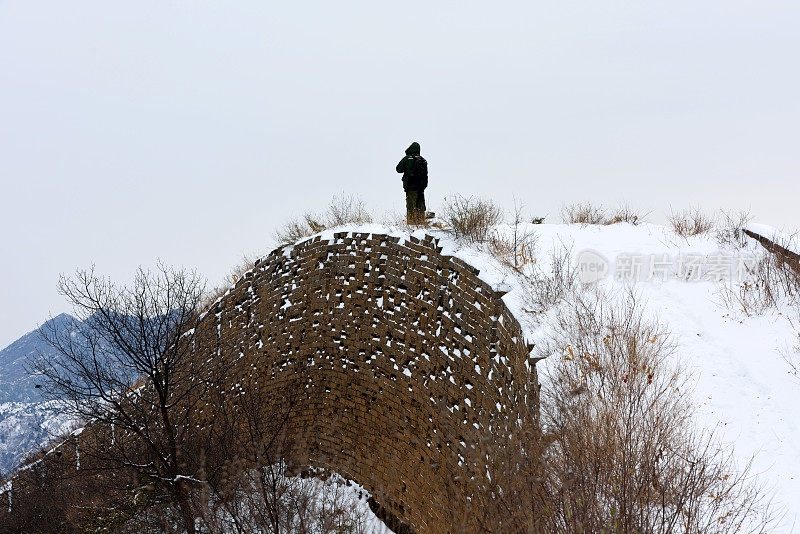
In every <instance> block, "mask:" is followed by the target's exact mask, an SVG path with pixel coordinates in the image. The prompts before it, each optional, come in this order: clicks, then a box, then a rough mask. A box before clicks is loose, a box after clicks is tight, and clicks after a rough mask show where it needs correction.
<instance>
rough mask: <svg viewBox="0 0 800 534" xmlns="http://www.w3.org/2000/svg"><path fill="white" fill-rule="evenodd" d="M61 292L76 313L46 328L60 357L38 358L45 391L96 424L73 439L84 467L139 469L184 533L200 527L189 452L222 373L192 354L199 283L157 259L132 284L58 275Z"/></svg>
mask: <svg viewBox="0 0 800 534" xmlns="http://www.w3.org/2000/svg"><path fill="white" fill-rule="evenodd" d="M58 289H59V292H60V293H61V294H62V295H63V296H64V297H65V298H66V299H67V300H68V301H69V302H70V303H71V304H72V306H73V308H74V311H75V313H74V315H75V317H76V319H75V320H74V321H72V323H71V324H70V325H68V327H67V328H64V327H58V326H56V323H55V322H51V323H49V328H45V329H44V333H43V337H44V340H45V341H46V342H47V343H48V344H49V345H50V346H51V347H53V349H55V350H54V351H53V352H54V355H52V356H51V355H41V356H40V357H39V358H38V360H37V361H36V364H35V370H36V371H37V372H39V373H41V374H42V375H44V376H45V377H46V378H47V379H48V380H47V381H46V383H45V384H44V387H45V391H46V392H47V394H49V395H50V396H51V397H53V398H59V399H62V401H66V404H67V405H68V407H69V410H70V411H71V413H72V415H73V416H75V417H76V418H77V419H79V420H80V421H81V422H82V424H84V425H85V426H86V428H87V430H90V431H89V432H85V434H86V436H87V437H86V438H85V439H81V438H80V436H79V437H78V438H76V439H75V445H74V446H75V448H76V451H75V456H76V457H78V458H80V459H81V460H83V464H84V466H85V467H84V469H87V468H89V469H102V470H123V471H126V472H132V473H135V475H136V476H137V477H138V479H139V480H140V481H141V484H142V486H143V487H148V488H156V489H157V490H158V491H162V492H163V493H164V495H165V496H166V497H167V498H168V499H169V500H170V501H171V502H173V504H174V505H175V506H176V507H177V508H178V509H179V513H180V516H181V518H182V521H183V526H184V528H185V530H186V531H187V532H190V533H193V532H195V512H194V511H193V509H192V505H191V498H190V497H191V492H192V484H195V483H197V482H202V481H199V480H198V479H197V474H198V471H199V467H198V465H197V461H196V458H195V456H196V455H195V454H191V453H190V452H189V451H190V449H191V447H192V446H193V436H194V434H195V432H196V431H197V427H198V424H197V421H198V419H197V415H198V412H199V411H200V410H201V409H202V405H203V399H204V396H205V393H206V392H207V391H208V389H209V387H210V382H211V380H209V379H208V377H210V376H217V377H218V376H219V375H218V373H217V372H216V371H217V369H212V366H217V365H219V364H218V363H217V361H216V360H215V359H213V358H206V357H196V354H195V327H197V326H198V325H199V320H200V316H199V314H198V306H199V304H200V302H201V299H202V295H203V289H204V284H203V282H202V281H201V279H200V278H199V277H198V276H197V274H196V273H194V272H192V271H187V270H176V269H172V268H169V267H166V266H164V265H163V264H159V265H158V266H157V268H156V269H155V270H153V271H151V270H145V269H143V268H140V269H139V270H138V271H137V273H136V276H135V278H134V281H133V283H132V285H130V286H119V285H117V284H115V283H113V282H111V281H110V280H108V279H107V278H103V277H100V276H98V275H96V274H95V272H94V269H90V270H79V271H77V272H76V274H75V276H74V277H71V278H68V277H64V276H62V277H61V279H60V280H59V284H58ZM78 448H80V450H79V451H78ZM78 458H75V460H77V459H78ZM79 465H80V464H78V466H79Z"/></svg>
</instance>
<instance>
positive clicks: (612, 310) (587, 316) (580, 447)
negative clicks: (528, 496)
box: [540, 292, 770, 533]
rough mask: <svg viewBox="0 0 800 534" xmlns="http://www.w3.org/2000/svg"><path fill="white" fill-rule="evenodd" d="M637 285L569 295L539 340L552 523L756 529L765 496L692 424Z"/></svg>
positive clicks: (586, 528) (665, 343) (563, 527)
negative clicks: (618, 294) (624, 290)
mask: <svg viewBox="0 0 800 534" xmlns="http://www.w3.org/2000/svg"><path fill="white" fill-rule="evenodd" d="M673 351H674V346H673V344H672V343H671V341H670V339H669V335H668V332H667V331H666V329H665V328H664V326H663V325H661V324H659V323H658V322H657V321H655V320H653V319H650V318H648V317H647V316H646V315H645V314H644V311H643V308H642V306H641V304H640V303H639V302H638V301H637V297H636V296H635V295H634V294H628V295H627V296H626V297H625V298H624V299H622V300H621V301H611V300H609V299H608V297H606V296H604V295H601V294H598V293H595V292H588V293H583V294H581V295H580V296H579V297H578V298H571V299H570V301H569V302H568V304H567V305H566V306H565V307H564V308H563V310H562V313H561V314H559V317H558V321H557V330H556V333H555V334H554V335H553V336H552V338H551V339H550V342H549V343H548V344H547V345H546V346H545V347H542V351H541V353H540V354H541V356H545V355H547V356H549V357H550V358H552V360H551V362H550V366H549V368H548V372H547V376H546V382H547V387H545V388H544V389H543V392H542V425H543V428H544V432H545V442H547V443H550V445H549V446H548V448H547V449H546V450H545V453H544V464H545V466H546V470H547V474H548V478H547V481H548V488H549V492H548V493H549V495H550V498H551V499H553V500H554V508H553V511H554V513H553V516H552V517H551V518H550V519H551V520H552V523H551V525H552V527H553V530H549V531H552V532H555V531H559V532H698V533H699V532H703V533H706V532H738V531H739V529H740V528H741V529H742V530H743V531H750V530H748V529H751V528H752V529H754V530H753V531H756V532H762V531H765V530H764V529H765V528H767V526H768V524H769V521H770V516H769V507H768V506H767V503H766V501H765V499H764V497H763V494H762V492H761V491H760V489H759V488H758V487H757V486H755V485H754V484H753V482H752V480H751V479H750V478H749V477H748V469H747V466H735V465H733V464H732V462H731V461H730V458H729V456H727V454H726V453H725V452H724V451H722V450H720V449H718V448H717V447H716V446H715V441H714V439H713V437H712V436H702V435H698V434H697V433H696V432H695V430H693V425H692V420H691V415H692V412H691V409H690V407H691V404H690V399H689V398H688V396H687V391H688V389H687V388H686V383H685V375H683V373H682V372H681V370H680V368H678V367H676V366H675V365H674V364H673V363H672V361H673V359H672V357H671V356H672V352H673Z"/></svg>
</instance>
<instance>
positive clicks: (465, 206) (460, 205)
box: [442, 195, 503, 244]
mask: <svg viewBox="0 0 800 534" xmlns="http://www.w3.org/2000/svg"><path fill="white" fill-rule="evenodd" d="M445 200H446V199H445ZM442 212H443V213H442V221H443V222H444V224H445V229H446V230H447V231H448V232H450V233H451V234H452V235H453V237H454V238H456V239H458V240H461V241H464V242H466V243H471V244H474V243H484V242H486V240H487V238H488V236H489V230H491V228H492V227H494V226H496V225H497V224H499V223H500V222H501V221H502V220H503V212H502V210H501V209H500V208H499V207H498V206H497V204H495V203H494V202H492V201H491V200H483V199H480V198H473V197H463V196H461V195H455V196H452V197H451V198H450V200H449V201H447V202H446V203H445V205H444V208H443V210H442Z"/></svg>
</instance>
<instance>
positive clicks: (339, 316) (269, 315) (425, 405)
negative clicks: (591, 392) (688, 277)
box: [200, 232, 538, 532]
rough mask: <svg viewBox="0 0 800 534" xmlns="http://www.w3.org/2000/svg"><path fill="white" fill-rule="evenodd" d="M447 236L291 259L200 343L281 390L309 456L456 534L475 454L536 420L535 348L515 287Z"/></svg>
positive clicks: (417, 522) (386, 239) (274, 261)
mask: <svg viewBox="0 0 800 534" xmlns="http://www.w3.org/2000/svg"><path fill="white" fill-rule="evenodd" d="M441 250H442V249H441V247H439V246H438V242H437V240H436V239H435V238H433V237H431V236H429V235H426V236H425V237H424V238H422V239H417V238H415V237H413V236H406V237H405V238H400V237H392V236H389V235H381V234H369V233H348V232H340V233H336V234H334V235H333V238H332V239H326V238H323V237H320V236H317V237H314V238H311V239H308V240H306V241H303V242H301V243H298V244H296V245H293V246H290V247H287V248H283V249H278V250H275V251H274V252H272V253H271V254H270V255H268V256H267V257H265V258H263V259H262V260H261V261H259V262H258V263H257V264H256V265H255V268H254V269H253V270H252V271H250V272H248V273H247V274H246V275H245V276H244V277H243V278H242V279H241V280H239V281H238V282H237V283H236V285H235V286H234V287H233V288H232V289H231V290H230V291H229V292H228V293H227V294H226V295H225V296H224V297H222V298H221V299H220V300H218V301H217V302H216V303H215V304H214V305H213V306H212V307H211V309H210V310H209V311H208V312H207V314H206V316H205V317H204V319H203V321H202V323H201V324H202V325H203V327H202V328H201V330H202V332H203V333H202V335H201V336H200V339H204V342H203V344H204V345H205V346H206V349H207V350H209V351H211V352H212V353H214V352H217V353H219V354H220V355H221V356H223V357H229V358H235V357H236V356H237V355H243V354H244V355H248V357H247V361H248V362H251V363H249V364H248V365H251V367H253V368H257V369H258V370H259V373H260V376H262V377H264V378H265V382H266V383H267V384H268V388H274V391H275V392H276V393H275V394H276V395H282V394H283V393H282V392H283V391H285V390H284V389H281V387H282V385H285V384H286V383H287V381H289V380H291V379H292V377H293V376H297V374H298V370H299V369H300V368H301V367H302V368H303V370H304V375H305V376H307V377H308V379H307V382H306V384H305V386H304V387H302V388H301V389H302V390H303V393H302V394H301V395H300V398H299V399H298V402H297V404H296V405H295V406H294V407H293V409H292V412H291V420H290V421H289V423H288V424H287V428H288V429H289V430H288V432H289V433H290V434H291V436H290V437H291V438H292V439H291V441H292V443H293V444H294V445H293V452H294V456H299V457H300V458H302V459H303V462H304V463H306V464H307V465H310V466H314V467H317V468H324V469H330V470H333V471H336V472H338V473H339V474H340V475H342V476H344V477H346V478H348V479H351V480H353V481H355V482H357V483H358V484H360V485H362V486H363V487H364V488H365V489H366V490H367V491H369V492H371V493H372V495H373V496H374V497H375V499H376V500H377V502H379V503H380V505H381V506H382V507H383V510H385V512H386V513H387V515H388V517H389V518H391V519H393V520H394V521H395V527H396V526H397V524H398V523H397V522H398V521H399V523H401V524H402V531H404V532H409V531H416V532H447V531H448V530H450V528H451V527H450V525H451V524H452V521H453V517H452V515H453V514H454V513H458V511H459V510H461V511H462V512H463V510H464V507H463V506H462V505H464V504H466V503H464V502H459V500H461V501H463V500H464V499H465V498H466V499H467V500H468V499H469V497H468V496H467V497H465V495H464V494H460V493H459V492H458V491H457V490H454V488H457V487H458V486H459V482H458V481H461V483H463V481H464V480H466V479H467V478H469V477H474V476H483V475H484V474H486V475H487V476H491V470H492V469H493V467H492V466H490V465H476V464H477V463H480V460H477V459H476V458H477V457H476V455H475V454H474V451H475V450H476V449H475V444H478V443H480V442H481V440H484V441H485V440H486V439H489V438H490V439H492V440H493V441H496V442H502V440H503V439H504V437H505V436H506V434H508V433H509V432H511V431H512V429H513V425H514V423H515V422H516V423H519V422H520V421H521V419H523V418H526V417H528V418H532V417H535V414H537V407H538V381H537V375H536V370H535V366H534V363H535V362H534V361H533V360H532V359H530V357H529V355H530V352H531V349H532V347H531V346H529V345H527V344H526V342H525V340H524V339H523V336H522V333H521V329H520V325H519V323H518V321H517V320H516V319H515V317H514V316H513V315H512V313H511V312H510V311H509V309H508V308H507V307H506V305H505V304H504V302H503V301H502V299H501V297H502V294H503V293H502V292H501V291H500V292H498V291H496V290H495V289H493V288H492V287H491V286H490V285H489V284H487V283H486V282H485V281H483V280H481V279H480V278H479V276H478V274H479V271H478V270H477V269H476V268H474V267H472V266H470V265H468V264H467V263H465V262H464V261H462V260H460V259H458V258H455V257H451V256H446V255H442V253H441Z"/></svg>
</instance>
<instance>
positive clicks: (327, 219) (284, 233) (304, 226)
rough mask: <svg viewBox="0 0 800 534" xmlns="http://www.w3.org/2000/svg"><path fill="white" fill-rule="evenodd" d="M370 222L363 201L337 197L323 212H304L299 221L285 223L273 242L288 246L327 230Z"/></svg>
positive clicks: (352, 197)
mask: <svg viewBox="0 0 800 534" xmlns="http://www.w3.org/2000/svg"><path fill="white" fill-rule="evenodd" d="M371 222H372V215H371V214H370V212H369V211H368V210H367V208H366V204H364V201H363V200H361V199H360V198H359V197H357V196H353V195H350V196H348V195H339V196H335V197H333V199H332V200H331V203H330V204H329V205H328V207H327V208H326V209H325V211H324V212H322V213H313V212H306V213H305V214H304V215H303V216H302V217H300V218H299V219H291V220H289V221H288V222H286V223H285V224H284V225H283V226H282V227H281V228H280V229H278V230H277V231H276V232H275V240H276V241H277V242H278V243H279V244H280V245H289V244H292V243H296V242H297V241H299V240H301V239H303V238H305V237H309V236H312V235H314V234H316V233H318V232H321V231H323V230H325V229H327V228H334V227H336V226H342V225H345V224H365V223H371Z"/></svg>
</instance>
